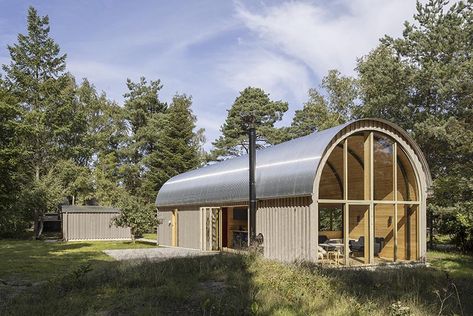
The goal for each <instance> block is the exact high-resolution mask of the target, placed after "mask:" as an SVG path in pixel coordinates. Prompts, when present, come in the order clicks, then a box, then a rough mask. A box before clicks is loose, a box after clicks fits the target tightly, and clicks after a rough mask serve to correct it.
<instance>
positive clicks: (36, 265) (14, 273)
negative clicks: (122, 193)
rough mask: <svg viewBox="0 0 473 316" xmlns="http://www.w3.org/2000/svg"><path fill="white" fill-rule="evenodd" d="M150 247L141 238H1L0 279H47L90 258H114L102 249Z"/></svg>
mask: <svg viewBox="0 0 473 316" xmlns="http://www.w3.org/2000/svg"><path fill="white" fill-rule="evenodd" d="M147 247H153V245H149V244H144V243H139V242H136V243H135V244H132V243H131V242H103V241H96V242H94V241H84V242H44V241H40V240H0V258H1V260H0V279H20V280H28V281H32V282H36V281H43V280H48V279H50V278H54V277H56V276H60V275H64V274H65V273H67V272H69V271H71V270H73V269H75V268H77V267H78V266H80V265H81V264H84V263H87V262H89V263H92V264H100V263H101V262H108V261H111V260H112V258H111V257H109V256H107V255H106V254H105V253H103V252H102V251H103V250H105V249H126V248H147ZM154 247H155V246H154Z"/></svg>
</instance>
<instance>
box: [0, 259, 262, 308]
mask: <svg viewBox="0 0 473 316" xmlns="http://www.w3.org/2000/svg"><path fill="white" fill-rule="evenodd" d="M248 264H249V261H248V258H246V257H245V256H229V255H216V256H203V257H193V258H176V259H170V260H167V261H163V262H153V261H141V262H138V261H129V262H126V261H125V262H107V263H104V264H103V265H102V266H100V267H97V266H95V268H93V266H86V267H84V266H82V267H79V268H78V269H76V270H75V271H73V272H72V273H68V274H65V275H64V276H62V277H61V278H57V279H55V280H54V281H51V282H49V283H48V284H45V285H43V286H41V287H39V288H37V289H35V290H32V291H29V292H28V293H25V294H24V295H22V296H17V297H15V298H14V299H13V300H11V301H10V302H9V303H8V304H7V305H6V306H4V307H3V310H1V308H0V314H8V315H25V314H31V313H33V314H50V315H64V314H68V315H83V314H95V313H101V314H102V313H103V314H106V315H123V314H126V315H128V314H134V315H147V314H153V315H154V314H157V313H158V314H208V315H210V314H212V315H215V314H217V315H223V314H225V315H243V314H250V313H251V308H252V306H251V302H252V299H253V297H252V295H253V294H252V291H251V288H252V287H251V279H252V274H251V273H250V272H249V271H248ZM88 267H92V268H93V270H91V271H90V269H89V268H88ZM66 302H67V303H66Z"/></svg>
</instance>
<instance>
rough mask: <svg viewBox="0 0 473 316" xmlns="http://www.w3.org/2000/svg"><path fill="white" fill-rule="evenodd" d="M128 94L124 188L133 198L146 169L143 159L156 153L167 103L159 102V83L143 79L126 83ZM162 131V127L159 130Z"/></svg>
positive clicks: (126, 97) (126, 100) (126, 103)
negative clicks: (159, 120) (159, 117)
mask: <svg viewBox="0 0 473 316" xmlns="http://www.w3.org/2000/svg"><path fill="white" fill-rule="evenodd" d="M127 87H128V92H127V93H126V94H125V95H124V97H125V117H126V120H127V122H128V126H129V141H128V144H127V147H126V148H124V150H123V153H124V156H125V157H126V159H127V163H126V164H125V165H124V166H123V168H122V170H123V173H124V175H125V179H124V181H125V185H126V188H127V190H128V191H129V192H130V194H132V195H138V191H139V189H140V187H141V181H142V177H143V174H144V173H145V172H146V171H147V169H148V168H147V166H146V164H145V162H144V161H143V159H144V157H146V156H147V155H149V154H150V153H152V152H153V151H155V150H156V142H157V137H158V134H159V132H158V130H156V125H152V124H151V122H155V121H156V120H157V117H158V116H159V115H160V114H162V113H164V111H165V110H166V108H167V105H166V103H164V102H161V101H160V100H159V91H160V90H161V88H162V85H161V82H160V80H156V81H153V80H151V81H150V82H149V83H148V82H147V80H146V78H144V77H141V78H140V81H139V82H136V83H135V82H133V81H131V80H130V79H128V80H127ZM158 129H159V127H158Z"/></svg>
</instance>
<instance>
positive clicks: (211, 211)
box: [200, 207, 222, 251]
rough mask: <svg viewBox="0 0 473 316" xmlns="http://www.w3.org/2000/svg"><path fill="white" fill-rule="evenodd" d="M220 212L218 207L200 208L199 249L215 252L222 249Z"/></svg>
mask: <svg viewBox="0 0 473 316" xmlns="http://www.w3.org/2000/svg"><path fill="white" fill-rule="evenodd" d="M221 213H222V210H221V209H220V208H219V207H202V208H201V209H200V215H201V221H200V222H201V226H200V228H201V229H200V231H201V247H200V248H201V249H202V250H204V251H216V250H221V249H222V238H221V236H222V225H221V217H222V215H221Z"/></svg>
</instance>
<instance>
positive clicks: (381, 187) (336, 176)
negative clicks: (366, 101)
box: [318, 132, 420, 265]
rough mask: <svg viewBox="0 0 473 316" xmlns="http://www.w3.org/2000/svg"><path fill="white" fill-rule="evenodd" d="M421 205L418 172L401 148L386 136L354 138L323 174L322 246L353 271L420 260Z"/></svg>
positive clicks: (340, 146) (369, 134)
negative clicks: (355, 267) (369, 265)
mask: <svg viewBox="0 0 473 316" xmlns="http://www.w3.org/2000/svg"><path fill="white" fill-rule="evenodd" d="M345 146H346V147H345ZM345 149H346V150H345ZM345 153H346V156H345ZM344 174H345V175H346V177H347V178H346V179H344ZM345 186H346V187H345ZM345 193H346V195H345ZM320 200H323V201H320ZM330 200H333V201H330ZM419 200H420V198H419V192H418V190H417V179H416V173H415V169H414V167H413V165H412V164H411V162H410V159H409V158H408V155H407V154H406V152H405V151H404V149H403V148H402V146H400V144H399V143H396V141H395V140H394V139H393V138H391V137H389V136H387V135H385V134H383V133H380V132H362V133H356V134H353V135H350V136H348V137H347V138H346V139H345V140H342V141H340V142H339V143H338V144H337V145H336V146H335V147H334V149H333V150H332V152H331V153H330V156H329V158H328V159H327V162H326V164H325V165H324V166H323V169H322V175H321V179H320V183H319V201H320V203H319V227H318V229H319V244H323V245H324V247H326V248H325V250H327V256H328V257H329V258H332V259H333V258H334V257H336V258H343V259H340V260H338V259H337V260H336V262H342V261H343V262H344V263H345V264H349V265H357V264H364V263H368V262H370V263H372V262H375V263H376V262H389V261H394V260H396V259H399V260H416V259H418V208H419V205H420V201H419ZM407 201H408V202H407ZM396 210H397V211H396ZM371 212H372V213H371ZM370 219H372V221H373V222H372V223H370ZM396 219H397V223H396ZM345 234H346V236H345ZM345 237H346V238H345ZM347 245H349V248H346V246H347ZM346 249H348V251H346ZM371 251H372V252H371ZM332 261H333V260H332Z"/></svg>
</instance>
